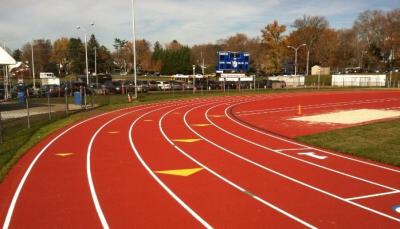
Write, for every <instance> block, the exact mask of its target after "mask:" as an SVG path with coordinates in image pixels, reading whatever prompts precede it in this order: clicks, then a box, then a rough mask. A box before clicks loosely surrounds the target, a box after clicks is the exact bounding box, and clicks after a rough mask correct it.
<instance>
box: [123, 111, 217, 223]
mask: <svg viewBox="0 0 400 229" xmlns="http://www.w3.org/2000/svg"><path fill="white" fill-rule="evenodd" d="M168 107H172V106H166V107H162V108H159V109H156V110H153V111H150V112H147V113H145V114H143V115H141V116H140V117H138V118H137V119H136V120H135V121H134V122H133V123H132V125H131V127H130V128H129V142H130V144H131V148H132V150H133V151H134V153H135V155H136V157H137V158H138V159H139V161H140V163H141V164H142V165H143V167H144V168H145V169H146V170H147V172H148V173H149V174H150V175H151V176H152V177H153V179H154V180H156V182H157V183H158V184H159V185H160V186H161V187H162V188H163V189H164V190H165V191H166V192H167V193H168V194H169V195H170V196H171V197H172V198H173V199H174V200H175V201H176V202H178V203H179V204H180V205H181V206H182V207H183V208H184V209H185V210H186V211H187V212H189V214H191V215H192V216H193V217H194V218H195V219H196V220H197V221H199V222H200V223H201V224H202V225H203V226H204V227H206V228H208V229H211V228H213V227H212V226H211V225H209V224H208V223H207V222H206V221H205V220H204V219H203V218H202V217H201V216H199V215H198V214H197V213H196V212H195V211H194V210H193V209H191V208H190V207H189V206H188V205H187V204H186V203H185V202H184V201H183V200H181V199H180V198H179V197H178V196H177V195H176V194H175V193H174V192H173V191H172V190H171V189H170V188H169V187H168V186H167V185H166V184H165V183H164V182H163V181H162V180H161V179H160V178H158V176H157V175H156V174H155V173H154V172H153V171H152V170H151V169H150V167H149V166H148V165H147V163H146V162H145V161H144V160H143V158H142V157H141V156H140V153H139V151H138V150H137V149H136V147H135V143H134V141H133V138H132V132H133V127H134V126H135V125H136V123H137V122H138V121H139V120H140V119H142V118H143V117H145V116H147V115H149V114H150V113H153V112H155V111H158V110H161V109H163V108H168Z"/></svg>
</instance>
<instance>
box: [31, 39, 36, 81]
mask: <svg viewBox="0 0 400 229" xmlns="http://www.w3.org/2000/svg"><path fill="white" fill-rule="evenodd" d="M31 53H32V79H33V88H34V89H36V80H35V58H34V55H33V41H32V42H31Z"/></svg>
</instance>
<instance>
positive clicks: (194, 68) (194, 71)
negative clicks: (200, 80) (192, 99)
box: [193, 65, 196, 94]
mask: <svg viewBox="0 0 400 229" xmlns="http://www.w3.org/2000/svg"><path fill="white" fill-rule="evenodd" d="M195 74H196V65H193V94H194V93H196V76H195Z"/></svg>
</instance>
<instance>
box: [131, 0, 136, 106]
mask: <svg viewBox="0 0 400 229" xmlns="http://www.w3.org/2000/svg"><path fill="white" fill-rule="evenodd" d="M132 35H133V37H132V38H133V41H132V46H133V78H134V82H135V97H134V98H135V99H137V80H136V77H137V73H136V34H135V3H134V0H132Z"/></svg>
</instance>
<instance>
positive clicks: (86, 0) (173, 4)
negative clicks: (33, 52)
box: [0, 0, 400, 49]
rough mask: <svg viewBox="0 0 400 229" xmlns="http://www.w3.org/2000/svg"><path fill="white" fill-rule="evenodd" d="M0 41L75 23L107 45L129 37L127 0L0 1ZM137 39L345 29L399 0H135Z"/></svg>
mask: <svg viewBox="0 0 400 229" xmlns="http://www.w3.org/2000/svg"><path fill="white" fill-rule="evenodd" d="M0 3H1V4H0V5H1V7H0V31H1V32H0V42H1V43H6V45H7V46H8V47H9V48H11V49H16V48H20V47H21V46H22V45H23V44H24V43H26V42H28V41H30V40H32V39H40V38H47V39H51V40H54V39H57V38H59V37H78V36H79V37H83V36H82V31H78V30H76V26H78V25H80V26H83V27H85V26H89V25H90V23H91V22H94V23H95V26H94V27H93V28H90V29H89V33H94V34H95V35H96V37H97V38H98V39H99V41H100V42H101V43H102V44H104V45H106V46H107V47H108V48H110V49H112V43H113V40H114V38H115V37H118V38H121V39H125V40H130V39H132V38H131V37H132V13H131V0H68V1H67V0H0ZM135 4H136V29H137V37H138V38H139V39H141V38H146V39H147V40H149V41H151V42H152V43H154V42H155V41H157V40H158V41H160V42H161V43H162V44H165V43H167V42H170V41H171V40H173V39H176V40H178V41H179V42H181V43H183V44H188V45H193V44H201V43H214V42H216V41H217V40H218V39H221V38H226V37H228V36H231V35H234V34H236V33H238V32H241V33H246V34H247V35H249V36H251V37H256V36H260V30H261V29H262V28H264V26H265V25H267V24H268V23H271V22H272V21H273V20H278V21H279V22H280V23H281V24H285V25H287V26H288V27H289V29H290V25H291V24H292V23H293V21H294V20H295V19H296V18H300V17H302V16H303V15H304V14H307V15H320V16H325V17H326V18H327V19H328V20H329V22H330V25H331V27H333V28H350V27H351V26H352V24H353V22H354V20H355V19H356V18H357V17H358V15H359V13H361V12H363V11H365V10H374V9H379V10H385V11H386V10H391V9H394V8H400V1H399V0H351V1H349V0H331V1H329V0H308V1H305V0H247V1H244V0H230V1H228V0H202V1H195V0H135Z"/></svg>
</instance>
